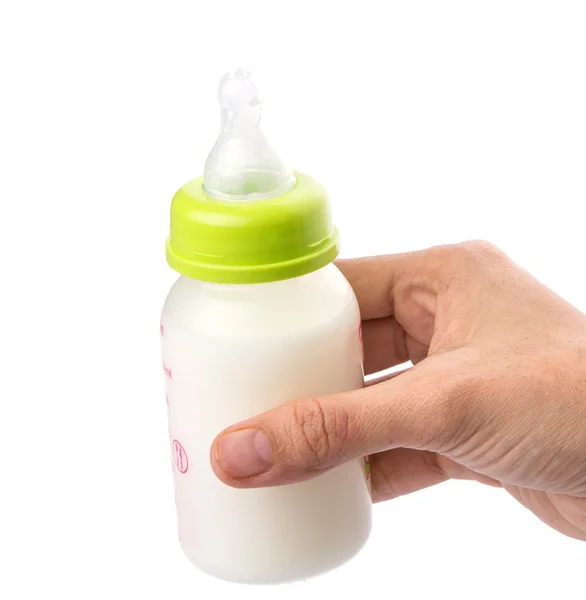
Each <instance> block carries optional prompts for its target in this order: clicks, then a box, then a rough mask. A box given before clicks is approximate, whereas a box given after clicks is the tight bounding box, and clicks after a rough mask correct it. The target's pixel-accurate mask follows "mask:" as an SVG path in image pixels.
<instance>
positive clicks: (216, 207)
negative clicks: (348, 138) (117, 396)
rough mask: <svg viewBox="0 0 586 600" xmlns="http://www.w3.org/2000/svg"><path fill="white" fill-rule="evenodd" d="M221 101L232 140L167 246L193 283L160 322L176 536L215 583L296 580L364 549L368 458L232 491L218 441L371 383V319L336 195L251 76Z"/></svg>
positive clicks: (194, 191) (184, 194)
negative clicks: (348, 271) (300, 160)
mask: <svg viewBox="0 0 586 600" xmlns="http://www.w3.org/2000/svg"><path fill="white" fill-rule="evenodd" d="M219 101H220V106H221V114H222V125H221V132H220V135H219V138H218V140H217V142H216V144H215V146H214V148H213V149H212V151H211V153H210V155H209V157H208V160H207V163H206V165H205V169H204V175H203V177H199V178H197V179H194V180H193V181H190V182H189V183H187V184H186V185H184V186H183V187H182V188H181V189H180V190H179V191H178V192H177V193H176V194H175V196H174V198H173V201H172V205H171V231H170V236H169V238H168V240H167V243H166V252H167V261H168V263H169V265H170V266H171V267H172V268H173V269H174V270H175V271H177V272H178V273H179V274H180V277H179V279H178V280H177V282H176V283H175V285H174V286H173V288H172V289H171V291H170V293H169V295H168V297H167V300H166V302H165V306H164V308H163V313H162V317H161V326H160V331H161V341H162V354H163V370H164V376H165V391H166V399H167V404H168V414H169V434H170V445H171V453H172V464H173V471H174V485H175V501H176V506H177V519H178V529H179V539H180V544H181V548H182V550H183V552H184V553H185V555H186V556H187V557H188V558H189V560H190V561H191V562H192V563H193V564H194V565H195V566H196V567H198V568H199V569H201V570H202V571H204V572H206V573H208V574H211V575H213V576H215V577H218V578H221V579H224V580H227V581H234V582H243V583H284V582H291V581H295V580H298V579H305V578H308V577H311V576H314V575H317V574H320V573H324V572H325V571H328V570H330V569H333V568H335V567H336V566H338V565H341V564H342V563H344V562H345V561H347V560H348V559H350V558H351V557H352V556H354V555H355V554H356V553H357V552H358V551H359V550H360V549H361V547H362V546H363V545H364V543H365V542H366V540H367V538H368V535H369V532H370V527H371V500H370V490H369V481H368V474H369V471H368V464H367V463H366V461H364V460H360V461H353V462H350V463H347V464H345V465H343V466H341V467H338V468H336V469H334V470H332V471H329V472H327V473H325V474H324V475H321V476H319V477H317V478H315V479H312V480H310V481H307V482H303V483H296V484H290V485H285V486H280V487H275V488H265V489H235V488H231V487H229V486H227V485H225V484H224V483H222V482H220V480H219V479H217V478H216V476H215V475H214V473H213V472H212V468H211V466H210V447H211V445H212V442H213V441H214V438H215V437H216V436H217V434H218V433H220V432H221V431H222V430H223V429H224V428H226V427H228V426H230V425H233V424H236V423H238V422H239V421H242V420H244V419H247V418H250V417H253V416H255V415H257V414H259V413H262V412H264V411H266V410H269V409H271V408H274V407H275V406H277V405H280V404H282V403H284V402H288V401H290V400H294V399H298V398H306V397H311V396H315V395H321V394H328V393H334V392H343V391H349V390H353V389H357V388H360V387H362V386H363V385H364V377H363V369H362V341H361V329H360V315H359V311H358V305H357V302H356V298H355V296H354V293H353V292H352V289H351V288H350V286H349V284H348V283H347V281H346V279H345V278H344V277H343V276H342V274H341V273H340V272H339V271H338V270H337V269H336V267H335V266H334V265H333V264H332V261H333V260H334V259H335V257H336V256H337V254H338V249H339V241H338V232H337V231H336V228H335V227H334V224H333V222H332V216H331V212H330V205H329V201H328V196H327V194H326V192H325V190H324V189H323V188H322V187H321V186H320V184H319V183H317V182H316V181H314V180H313V179H311V178H310V177H308V176H307V175H303V174H301V173H297V172H293V171H291V170H290V169H289V168H288V167H287V166H286V165H285V164H283V162H282V161H281V159H280V158H279V157H278V156H277V155H276V154H275V153H274V152H273V150H272V149H271V147H270V145H269V144H268V143H267V141H266V139H265V137H264V135H263V134H262V132H261V130H260V129H259V120H260V115H261V105H260V102H259V99H258V91H257V88H256V86H255V85H254V83H253V81H252V80H251V78H250V74H249V73H248V72H247V71H244V70H242V69H239V70H238V71H236V72H235V73H231V74H227V75H226V76H224V78H223V79H222V80H221V82H220V86H219Z"/></svg>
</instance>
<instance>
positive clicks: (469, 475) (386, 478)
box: [370, 448, 500, 502]
mask: <svg viewBox="0 0 586 600" xmlns="http://www.w3.org/2000/svg"><path fill="white" fill-rule="evenodd" d="M370 466H371V473H372V479H371V482H372V500H373V502H383V501H385V500H391V499H393V498H397V497H399V496H404V495H406V494H411V493H412V492H417V491H419V490H422V489H424V488H427V487H430V486H432V485H437V484H438V483H442V482H443V481H446V480H448V479H467V480H473V481H479V482H480V483H485V484H487V485H491V486H495V487H500V483H499V482H498V481H495V480H494V479H491V478H490V477H486V476H485V475H479V474H478V473H475V472H474V471H471V470H470V469H467V468H466V467H463V466H462V465H459V464H458V463H455V462H454V461H453V460H450V459H448V458H445V457H443V456H441V455H439V454H435V453H433V452H424V451H419V450H410V449H407V448H399V449H397V450H390V451H389V452H383V453H381V454H375V455H373V456H371V457H370Z"/></svg>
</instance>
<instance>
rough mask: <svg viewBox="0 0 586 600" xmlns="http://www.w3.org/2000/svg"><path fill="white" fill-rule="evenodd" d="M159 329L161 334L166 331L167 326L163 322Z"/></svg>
mask: <svg viewBox="0 0 586 600" xmlns="http://www.w3.org/2000/svg"><path fill="white" fill-rule="evenodd" d="M159 331H160V332H161V335H163V334H164V333H165V328H164V327H163V324H162V323H161V324H160V325H159Z"/></svg>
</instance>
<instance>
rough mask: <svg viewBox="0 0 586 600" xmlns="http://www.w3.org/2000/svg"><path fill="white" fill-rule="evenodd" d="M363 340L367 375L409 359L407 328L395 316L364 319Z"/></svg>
mask: <svg viewBox="0 0 586 600" xmlns="http://www.w3.org/2000/svg"><path fill="white" fill-rule="evenodd" d="M362 340H363V346H364V371H365V373H366V374H367V375H370V374H371V373H377V372H378V371H383V370H384V369H388V368H390V367H394V366H396V365H400V364H402V363H404V362H407V361H408V360H409V356H408V353H407V345H406V340H405V330H404V329H403V328H402V327H401V325H399V323H397V321H396V320H395V318H394V317H386V318H383V319H372V320H370V321H364V322H363V324H362Z"/></svg>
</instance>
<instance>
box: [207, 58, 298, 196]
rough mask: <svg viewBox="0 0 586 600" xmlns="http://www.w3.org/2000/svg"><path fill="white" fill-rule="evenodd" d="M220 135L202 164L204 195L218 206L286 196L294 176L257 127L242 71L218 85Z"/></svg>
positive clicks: (250, 88)
mask: <svg viewBox="0 0 586 600" xmlns="http://www.w3.org/2000/svg"><path fill="white" fill-rule="evenodd" d="M218 99H219V102H220V108H221V111H222V127H221V131H220V135H219V137H218V140H217V141H216V144H215V145H214V147H213V149H212V151H211V152H210V154H209V156H208V159H207V161H206V165H205V169H204V189H205V191H206V193H207V194H208V195H210V196H213V197H214V198H218V199H220V200H234V201H245V200H261V199H264V198H272V197H273V196H279V195H281V194H284V193H285V192H287V191H289V190H290V189H291V188H292V187H293V186H294V185H295V176H294V175H293V172H292V171H291V170H290V169H289V168H288V167H287V166H286V165H285V164H283V162H282V161H281V159H280V158H279V157H278V156H277V155H276V154H275V152H274V150H273V149H272V148H271V147H270V145H269V143H268V142H267V140H266V138H265V136H264V135H263V133H262V131H261V130H260V129H259V122H260V117H261V113H262V106H261V103H260V101H259V99H258V90H257V87H256V86H255V84H254V82H253V81H252V79H251V77H250V73H249V72H248V71H246V70H244V69H238V70H237V71H236V72H235V73H227V74H226V75H224V77H223V78H222V79H221V81H220V85H219V88H218Z"/></svg>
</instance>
